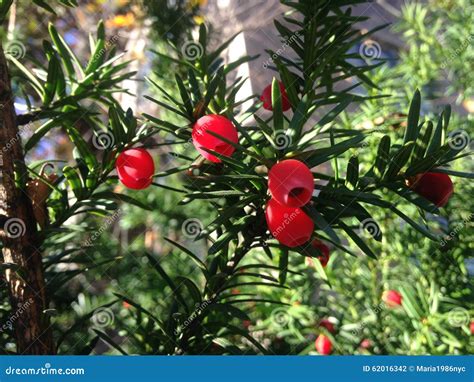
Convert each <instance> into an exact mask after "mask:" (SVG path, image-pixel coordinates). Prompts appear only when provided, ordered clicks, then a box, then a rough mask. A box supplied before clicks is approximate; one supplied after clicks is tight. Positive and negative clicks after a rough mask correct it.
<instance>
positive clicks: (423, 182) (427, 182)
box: [408, 172, 454, 207]
mask: <svg viewBox="0 0 474 382" xmlns="http://www.w3.org/2000/svg"><path fill="white" fill-rule="evenodd" d="M408 183H409V186H410V188H411V189H412V190H413V191H415V192H416V193H417V194H419V195H421V196H423V197H424V198H425V199H428V200H429V201H430V202H432V203H433V204H435V205H436V206H438V207H444V206H445V205H446V204H447V203H448V200H449V198H450V197H451V195H452V194H453V192H454V187H453V182H452V181H451V178H450V177H449V175H448V174H442V173H439V172H426V173H424V174H419V175H417V176H416V177H414V180H410V181H409V182H408Z"/></svg>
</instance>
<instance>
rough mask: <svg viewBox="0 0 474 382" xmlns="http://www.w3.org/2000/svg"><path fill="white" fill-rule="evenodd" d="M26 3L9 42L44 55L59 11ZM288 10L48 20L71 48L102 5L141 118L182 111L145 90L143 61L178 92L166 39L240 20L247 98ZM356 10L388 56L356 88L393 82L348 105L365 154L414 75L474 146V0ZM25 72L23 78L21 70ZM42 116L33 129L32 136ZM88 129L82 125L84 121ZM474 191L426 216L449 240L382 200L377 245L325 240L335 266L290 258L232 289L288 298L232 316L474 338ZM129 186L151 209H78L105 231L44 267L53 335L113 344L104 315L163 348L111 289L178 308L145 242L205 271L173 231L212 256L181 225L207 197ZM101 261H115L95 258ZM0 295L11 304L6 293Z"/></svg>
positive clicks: (353, 347) (77, 11) (445, 350)
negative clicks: (414, 224)
mask: <svg viewBox="0 0 474 382" xmlns="http://www.w3.org/2000/svg"><path fill="white" fill-rule="evenodd" d="M28 3H29V2H24V1H18V2H15V4H14V7H13V8H12V11H11V14H10V19H9V23H8V30H7V31H5V33H6V34H7V35H6V36H3V37H4V38H6V39H7V40H8V41H9V44H7V45H6V49H7V50H8V49H9V50H10V51H11V52H14V54H20V55H28V56H29V57H32V58H33V59H36V60H37V61H38V62H41V60H44V57H43V53H42V52H43V49H42V40H43V39H47V38H48V25H47V22H49V21H50V20H51V16H50V15H49V14H48V16H47V17H46V12H45V11H42V10H41V9H39V8H37V7H30V6H29V4H28ZM285 11H286V9H285V7H284V6H282V5H281V4H280V2H279V1H277V0H265V1H260V0H257V1H255V0H252V1H250V0H234V1H230V0H208V1H207V0H151V1H145V0H144V1H140V0H135V1H133V0H108V1H106V0H91V1H86V0H79V6H78V7H76V8H73V9H68V8H58V9H57V10H56V12H57V15H56V16H54V17H53V18H52V21H51V22H52V23H53V24H54V25H55V26H56V28H57V29H58V30H59V31H60V32H61V33H62V34H63V35H64V36H65V39H66V41H67V43H68V44H70V46H71V47H72V49H73V50H74V52H75V53H76V55H77V56H78V57H86V56H87V54H86V52H85V50H88V49H89V48H88V39H89V37H88V36H89V33H95V31H96V25H97V23H98V21H99V20H100V19H103V20H104V21H105V26H106V33H107V36H108V44H109V47H110V48H112V47H113V48H114V49H116V50H117V52H125V56H124V57H123V58H122V60H123V61H124V62H125V61H126V60H133V61H132V62H131V63H130V65H129V69H130V70H135V71H137V74H136V76H135V78H134V79H133V80H126V81H124V83H123V87H124V88H126V89H128V90H129V92H130V93H131V94H119V95H118V97H120V102H121V104H122V107H123V108H128V107H130V108H131V109H132V110H133V111H134V113H135V114H136V116H137V117H140V115H141V114H142V113H148V114H151V115H156V116H159V117H160V118H161V119H163V120H167V121H172V122H174V121H179V117H178V116H176V115H173V114H172V113H171V112H169V111H167V110H164V109H160V108H159V107H157V105H156V104H154V103H152V102H150V101H148V100H147V99H146V98H145V97H144V95H146V94H149V95H150V94H151V95H153V90H152V89H151V88H149V87H148V85H147V83H146V82H145V80H144V78H145V76H147V77H151V78H153V79H154V80H155V81H157V82H158V83H159V84H160V85H161V86H163V88H165V89H166V90H167V91H169V92H170V93H171V94H176V92H177V89H176V88H174V83H173V75H172V74H173V72H174V71H176V70H179V69H178V68H176V67H175V64H174V63H173V62H170V61H169V60H166V59H164V58H163V57H162V56H161V55H160V53H166V52H167V51H169V49H170V48H169V44H172V45H174V46H176V47H178V48H181V47H184V46H186V43H187V42H188V41H189V40H190V37H191V36H193V35H195V34H196V29H197V27H198V26H199V25H200V24H201V23H206V24H207V25H208V27H209V28H210V36H211V39H212V41H214V43H215V44H216V45H217V44H219V43H222V42H223V41H225V40H227V39H228V38H229V37H231V36H232V35H233V34H235V33H236V32H239V31H242V33H241V35H239V37H237V38H236V39H235V40H234V42H233V43H232V44H231V45H230V46H229V48H228V49H227V50H226V52H225V59H227V60H229V61H233V60H235V59H237V58H238V57H241V56H244V55H252V56H256V55H260V56H259V57H258V58H256V59H255V60H254V61H252V62H251V63H249V64H246V65H244V66H243V67H242V68H241V69H240V72H239V75H242V76H247V77H249V81H247V83H246V85H245V86H244V87H243V88H242V90H241V92H240V93H239V96H240V98H241V99H245V98H247V97H249V96H251V95H252V94H260V93H261V91H262V89H263V88H264V87H265V86H266V85H267V84H268V83H269V82H270V81H271V79H272V77H273V71H272V70H271V68H270V66H271V65H269V63H271V57H269V56H268V54H266V52H265V50H266V49H273V50H274V51H278V50H279V49H285V45H284V44H282V41H281V40H280V38H279V37H278V34H277V30H276V29H275V27H274V25H273V19H274V18H279V17H281V15H282V14H283V13H284V12H285ZM355 14H356V15H358V16H360V17H369V19H368V20H365V21H362V23H361V25H362V28H365V29H367V30H370V29H372V28H374V27H375V26H378V25H381V24H389V25H387V27H386V28H384V29H383V30H381V31H379V32H377V33H376V34H375V35H374V36H373V38H372V39H370V40H365V41H362V42H361V43H360V44H359V45H358V46H356V47H354V49H355V50H358V51H361V52H364V54H363V56H364V57H365V58H366V60H368V61H371V60H377V59H380V58H383V59H385V60H386V64H385V65H384V66H382V67H380V68H378V69H376V70H374V71H373V72H372V73H370V78H371V80H372V81H373V82H374V83H376V84H377V85H378V87H379V90H374V89H371V90H367V89H365V88H363V87H361V88H360V89H358V91H359V92H360V93H361V94H371V93H370V92H377V94H387V95H391V96H390V97H386V98H379V99H373V100H370V101H366V102H364V103H363V104H361V105H359V107H354V108H353V110H351V111H350V112H347V113H345V114H344V115H343V116H342V118H341V122H340V123H341V125H342V126H343V127H345V128H350V127H358V128H366V129H374V128H375V133H374V134H373V135H372V137H371V139H370V140H369V142H368V144H367V145H366V146H365V147H364V148H363V150H361V152H359V156H360V157H361V158H366V159H367V161H366V162H367V163H369V162H370V161H371V160H372V159H373V158H374V156H375V152H376V148H377V145H378V137H379V136H382V134H384V133H387V132H390V133H391V134H394V136H396V135H397V134H399V129H400V128H403V121H404V120H405V119H406V118H405V113H406V110H407V105H408V104H409V100H410V99H411V97H412V95H413V92H414V90H415V89H416V88H419V89H421V90H422V94H423V100H424V104H423V114H425V115H427V116H428V115H435V114H437V113H439V112H440V111H441V110H442V107H443V105H444V104H446V103H449V104H451V105H452V107H453V116H452V118H453V122H452V124H453V125H454V128H453V130H459V131H462V132H464V135H463V136H464V137H466V142H465V144H466V145H470V144H471V142H470V139H469V137H470V136H472V133H473V131H474V46H473V44H474V5H473V3H472V1H471V0H427V1H410V0H406V1H400V0H399V1H374V2H373V3H371V4H369V5H367V4H364V5H360V6H357V7H355ZM19 41H23V42H26V43H24V44H20V43H19ZM106 48H107V46H106ZM18 52H19V53H18ZM269 60H270V61H269ZM14 81H15V79H14ZM16 86H19V87H20V86H21V84H20V83H19V82H18V81H17V83H16ZM368 92H369V93H368ZM31 101H32V102H34V100H33V99H32V100H31ZM250 102H252V101H250ZM15 107H16V109H17V112H18V113H19V114H21V113H22V112H24V111H25V110H26V104H25V103H24V101H23V100H20V99H19V100H18V102H17V103H16V104H15ZM33 131H34V129H32V131H28V130H27V131H25V136H28V135H31V134H32V132H33ZM84 134H85V135H86V136H87V134H88V133H87V131H86V132H85V133H84ZM89 138H90V137H89ZM68 145H69V140H68V139H66V137H63V136H62V135H61V133H60V132H58V131H55V133H54V135H53V134H51V135H48V136H47V137H46V139H44V140H42V141H41V144H40V146H39V148H38V149H37V150H36V151H34V152H31V153H30V154H29V158H28V160H30V161H36V160H42V159H48V160H52V159H55V158H62V159H64V158H65V157H66V158H67V157H68V156H69V157H70V156H71V147H68ZM155 154H156V155H155V158H156V165H157V166H158V168H159V169H160V170H166V169H167V168H170V167H173V166H174V165H176V161H179V158H176V157H175V156H173V155H171V154H170V153H168V152H167V151H166V149H156V150H155ZM363 162H364V161H363V160H361V163H363ZM461 167H462V168H459V169H458V170H462V171H469V170H470V171H472V170H473V167H474V166H473V163H472V161H470V159H469V158H466V159H465V162H464V163H462V166H461ZM324 170H325V171H330V170H329V169H326V168H325V169H324ZM166 182H167V183H166V185H167V186H173V185H176V184H178V183H180V179H179V177H175V178H170V180H167V181H166ZM118 187H120V186H118ZM120 192H125V190H123V189H120ZM472 195H473V187H472V182H470V180H469V179H461V178H456V183H455V195H454V196H453V198H452V199H451V201H450V202H449V204H448V206H447V207H446V209H445V211H444V214H443V216H444V217H442V218H440V217H435V216H426V217H425V218H426V219H428V220H430V219H431V220H436V223H437V226H438V230H439V233H440V234H443V235H445V236H446V237H447V239H446V240H444V241H443V242H439V243H436V242H431V241H428V240H427V239H424V238H423V237H422V236H421V235H420V234H419V233H417V232H416V231H414V230H413V229H412V228H411V227H409V226H407V225H406V224H402V222H401V220H400V219H398V218H396V217H394V216H393V215H387V214H385V212H379V213H378V215H377V212H375V213H374V217H377V221H378V223H379V225H380V228H381V230H382V231H384V232H389V234H386V235H384V238H383V241H382V242H381V243H375V242H374V245H375V250H376V251H377V254H378V255H379V259H378V260H373V259H370V258H368V257H365V256H359V254H358V250H357V249H356V248H353V249H352V251H353V253H352V254H353V255H355V256H351V255H349V254H347V253H344V252H341V251H340V250H338V249H336V248H331V256H330V260H329V264H328V266H327V268H326V272H327V280H324V279H322V278H321V276H320V274H319V273H318V272H316V270H315V268H314V264H313V263H312V262H311V261H308V260H305V258H303V257H292V258H291V264H290V269H292V270H294V271H295V273H291V274H289V275H288V285H289V288H288V289H283V288H282V289H278V290H275V289H270V288H268V289H266V288H265V287H263V286H258V287H253V289H252V290H250V289H249V290H237V289H236V290H232V291H231V293H232V294H243V295H245V293H249V292H252V293H257V294H258V295H261V296H263V297H265V298H268V299H274V300H278V301H282V302H285V303H287V304H289V306H285V307H275V306H274V305H272V304H259V305H249V306H248V307H247V309H245V310H246V311H248V312H249V314H248V317H234V319H233V321H235V322H234V324H235V325H236V326H239V327H242V328H243V329H248V330H249V331H250V333H251V334H252V336H253V337H255V338H256V339H257V341H258V342H260V343H261V344H262V345H263V346H265V347H266V348H267V349H269V352H270V353H273V354H295V355H296V354H315V349H314V340H315V338H316V337H317V336H318V335H319V334H321V333H324V334H325V335H327V336H328V337H329V338H331V341H332V343H333V349H334V350H333V352H334V353H335V354H469V353H472V351H473V350H474V340H473V338H474V337H473V336H472V335H471V334H472V331H473V330H474V329H473V326H472V324H471V322H472V320H473V319H474V308H473V306H474V305H473V304H474V294H473V287H472V277H473V275H474V263H473V262H472V256H473V253H474V252H473V249H474V245H473V239H474V233H473V230H472V227H473V216H474V215H473V213H474V212H473V205H474V203H473V201H472V200H473V198H472ZM134 197H136V198H137V199H139V200H141V201H143V202H146V203H147V204H148V205H150V206H151V207H152V211H151V212H146V213H144V212H143V211H142V210H141V209H139V208H138V207H133V206H129V205H124V206H122V207H121V208H120V210H119V211H118V213H117V214H116V215H114V216H115V218H114V219H109V220H107V221H104V220H103V219H100V218H96V217H94V216H88V217H86V218H85V221H82V220H71V221H70V222H69V223H70V224H88V225H90V227H95V228H91V230H90V232H92V230H93V229H95V230H96V232H97V230H98V229H99V231H100V232H101V234H100V235H98V236H97V237H96V236H94V240H96V241H97V242H100V246H99V247H97V248H95V249H94V250H88V249H84V250H83V253H81V256H77V257H74V259H73V260H72V259H69V260H68V258H67V257H65V261H64V262H63V263H61V264H58V265H54V267H51V268H47V276H48V277H49V280H50V282H49V284H48V287H49V288H51V290H54V291H55V295H54V296H55V297H54V301H53V304H54V307H55V308H56V309H57V312H58V313H57V316H56V317H55V318H54V325H56V326H57V327H58V328H59V329H60V331H61V332H62V333H63V335H62V336H61V338H59V351H60V352H61V353H65V354H81V353H83V352H92V353H93V354H104V353H106V354H118V353H119V351H118V350H117V348H115V347H114V346H111V344H110V342H106V341H102V340H100V341H95V342H91V339H92V338H94V332H93V329H94V328H100V330H102V331H104V332H106V333H107V335H108V336H109V337H110V339H111V342H112V343H116V344H118V345H119V346H120V348H121V349H123V350H124V351H125V352H127V353H130V354H160V352H161V350H162V349H161V347H160V343H159V340H157V338H155V337H154V333H153V331H152V330H151V329H150V325H149V321H147V320H148V319H147V317H145V316H144V315H142V314H141V313H140V311H137V310H136V309H133V307H132V306H131V305H130V304H129V303H127V302H122V300H120V301H119V302H117V301H116V300H117V294H118V295H121V296H127V297H129V298H133V300H134V301H135V302H137V303H138V304H140V306H142V307H143V308H146V309H147V310H148V311H150V312H153V314H155V315H156V316H158V317H160V316H161V315H163V314H165V313H167V312H168V311H169V309H170V307H169V304H170V301H168V297H169V295H170V291H169V287H168V286H167V285H166V284H165V282H164V281H163V280H162V279H160V278H158V277H157V275H156V274H155V273H154V272H152V271H150V264H149V263H148V258H147V257H146V256H144V255H143V253H144V252H145V251H148V252H150V253H153V254H155V255H157V256H159V257H160V258H161V264H162V265H163V267H164V268H165V269H166V270H167V272H168V273H169V274H172V275H183V276H187V277H191V278H194V279H196V281H197V282H199V277H200V276H199V274H198V272H197V271H196V269H195V267H194V264H193V263H190V262H189V260H188V258H187V257H185V256H183V255H182V254H180V253H179V251H177V250H176V248H174V247H172V246H171V245H170V244H169V243H167V242H166V241H165V240H164V238H165V237H166V238H170V239H172V240H175V241H177V242H179V243H181V244H182V245H184V246H185V247H186V248H189V249H191V250H192V251H193V252H194V253H198V254H200V256H204V254H205V253H206V248H205V245H206V243H203V242H202V241H199V242H195V241H194V237H195V236H193V234H192V233H191V234H190V233H189V232H188V231H187V230H184V229H183V225H184V223H185V222H187V221H189V219H190V218H191V219H195V220H196V221H197V224H198V225H199V226H201V227H202V226H206V223H209V221H210V220H211V219H212V216H213V212H212V211H211V210H207V209H209V207H208V206H207V205H206V204H199V203H193V204H189V205H188V204H186V205H179V202H180V198H179V194H175V193H172V192H167V191H166V189H158V188H152V189H149V190H147V191H142V192H136V193H134ZM392 198H393V196H392ZM395 202H396V203H397V204H398V205H399V206H401V207H400V208H401V209H403V210H404V212H405V213H406V214H407V215H408V216H415V215H416V214H417V213H418V212H417V210H416V208H415V207H413V206H411V205H410V204H408V203H405V204H406V206H405V207H404V200H403V199H401V198H400V200H396V201H395ZM206 217H208V219H209V221H207V220H206ZM88 239H89V237H88V236H85V237H84V236H80V235H66V236H65V237H64V238H63V241H64V243H66V242H67V243H68V244H67V247H68V248H69V249H72V248H76V247H81V244H82V243H84V242H85V241H86V240H88ZM57 254H58V255H59V254H60V252H58V253H57ZM50 255H54V253H52V254H50ZM252 256H253V258H254V259H257V260H258V259H259V258H261V257H264V256H266V254H265V253H259V252H258V251H256V252H254V253H252ZM106 260H111V261H108V262H106V264H105V265H100V264H102V263H104V261H106ZM249 261H251V260H249ZM274 261H275V262H277V260H276V259H275V260H274ZM91 264H95V265H97V264H99V265H98V266H90V265H91ZM58 275H60V276H58ZM387 290H396V291H398V292H399V293H400V294H401V295H402V297H403V299H404V304H403V306H401V307H390V306H387V305H386V304H384V302H383V301H382V294H383V292H384V291H387ZM98 307H100V308H98ZM2 309H4V310H7V309H8V308H7V304H6V302H5V303H4V305H3V307H2ZM328 323H329V324H328ZM1 336H2V337H1V340H2V345H3V348H4V349H5V350H6V351H8V350H9V349H13V347H14V345H13V343H12V342H11V338H10V337H9V335H8V333H7V332H2V333H1ZM241 341H242V342H241V343H239V347H240V348H241V349H243V352H244V353H248V354H253V353H254V352H255V348H254V347H253V345H252V344H251V343H249V342H248V341H246V340H245V338H244V339H243V340H241ZM221 352H222V349H219V347H218V346H210V347H209V348H208V349H207V350H206V352H205V353H207V354H220V353H221Z"/></svg>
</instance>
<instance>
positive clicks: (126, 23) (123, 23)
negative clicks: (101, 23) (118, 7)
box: [105, 12, 135, 28]
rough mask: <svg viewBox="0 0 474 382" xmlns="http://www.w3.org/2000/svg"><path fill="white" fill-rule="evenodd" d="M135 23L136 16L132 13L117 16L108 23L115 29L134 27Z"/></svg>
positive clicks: (107, 23) (107, 22)
mask: <svg viewBox="0 0 474 382" xmlns="http://www.w3.org/2000/svg"><path fill="white" fill-rule="evenodd" d="M134 23H135V16H134V15H133V13H132V12H128V13H127V14H125V15H117V16H115V17H114V18H113V19H111V20H107V21H106V23H105V24H106V25H107V26H108V27H115V28H127V27H130V26H132V25H133V24H134Z"/></svg>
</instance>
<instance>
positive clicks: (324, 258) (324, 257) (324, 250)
mask: <svg viewBox="0 0 474 382" xmlns="http://www.w3.org/2000/svg"><path fill="white" fill-rule="evenodd" d="M311 246H312V247H313V248H316V249H319V251H320V252H321V255H320V256H319V257H318V259H319V261H320V262H321V265H322V266H323V267H325V266H326V265H328V261H329V247H328V246H327V245H326V244H324V243H323V242H322V241H321V240H319V239H314V240H313V241H312V242H311Z"/></svg>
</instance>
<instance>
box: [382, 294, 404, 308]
mask: <svg viewBox="0 0 474 382" xmlns="http://www.w3.org/2000/svg"><path fill="white" fill-rule="evenodd" d="M382 300H383V301H384V302H385V303H386V304H387V305H388V306H389V307H391V308H394V307H396V306H399V305H401V304H402V295H401V294H400V293H398V292H397V291H396V290H386V291H385V292H383V294H382Z"/></svg>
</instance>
